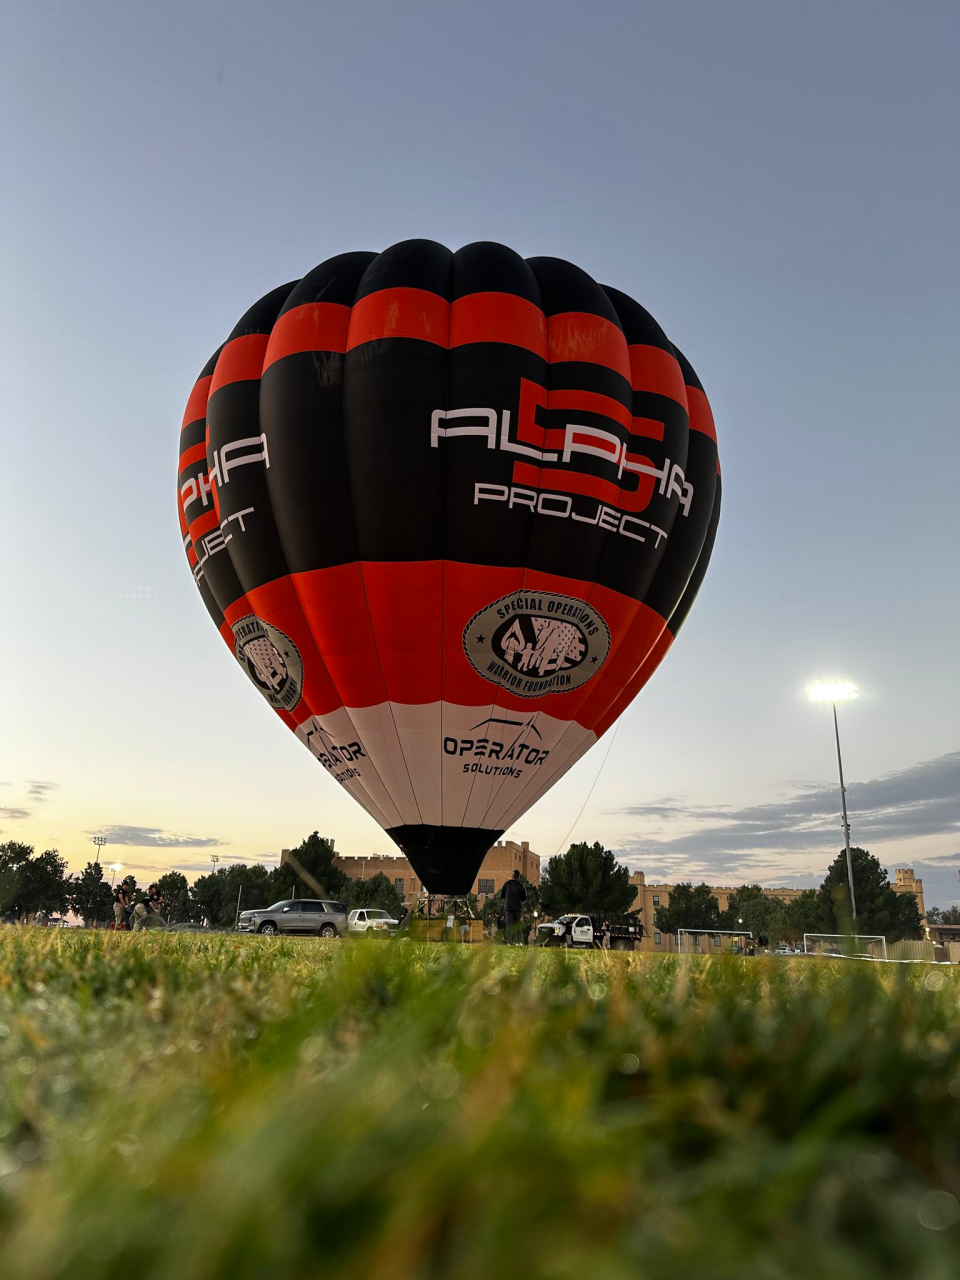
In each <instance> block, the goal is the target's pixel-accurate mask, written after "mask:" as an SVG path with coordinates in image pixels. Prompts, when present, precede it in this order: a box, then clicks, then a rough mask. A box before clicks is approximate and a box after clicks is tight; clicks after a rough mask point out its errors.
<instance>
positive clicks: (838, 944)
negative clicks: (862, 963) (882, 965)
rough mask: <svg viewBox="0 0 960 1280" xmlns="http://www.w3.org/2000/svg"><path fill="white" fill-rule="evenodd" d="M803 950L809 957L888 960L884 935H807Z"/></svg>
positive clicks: (805, 935) (804, 938) (804, 939)
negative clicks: (851, 957)
mask: <svg viewBox="0 0 960 1280" xmlns="http://www.w3.org/2000/svg"><path fill="white" fill-rule="evenodd" d="M803 950H804V952H805V953H806V954H807V955H808V956H853V957H854V958H859V959H861V960H862V959H867V960H886V958H887V940H886V938H885V937H884V936H883V934H882V933H805V934H804V935H803Z"/></svg>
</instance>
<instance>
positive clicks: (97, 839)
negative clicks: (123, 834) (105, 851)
mask: <svg viewBox="0 0 960 1280" xmlns="http://www.w3.org/2000/svg"><path fill="white" fill-rule="evenodd" d="M90 842H91V844H95V845H96V846H97V863H98V864H99V862H100V850H101V849H102V848H103V846H104V845H105V844H106V843H107V837H106V836H91V837H90Z"/></svg>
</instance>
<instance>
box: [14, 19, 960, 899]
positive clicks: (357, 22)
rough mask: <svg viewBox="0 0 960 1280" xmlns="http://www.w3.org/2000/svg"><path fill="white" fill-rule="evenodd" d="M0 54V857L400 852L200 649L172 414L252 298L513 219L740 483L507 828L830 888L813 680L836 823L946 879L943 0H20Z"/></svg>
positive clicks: (946, 51)
mask: <svg viewBox="0 0 960 1280" xmlns="http://www.w3.org/2000/svg"><path fill="white" fill-rule="evenodd" d="M4 44H5V48H6V52H5V66H4V74H3V85H4V87H3V91H2V92H3V114H4V119H5V121H6V128H5V135H6V137H5V144H4V153H5V154H4V174H5V178H6V186H7V199H6V201H5V202H4V211H3V215H2V217H3V229H4V233H5V235H4V242H5V245H6V255H5V268H6V270H5V277H6V279H5V288H4V297H3V300H2V306H3V380H2V394H3V405H2V412H3V424H4V426H3V431H4V445H5V449H4V456H5V462H6V464H7V465H6V466H5V467H4V474H3V476H2V477H0V486H2V488H0V512H2V515H0V520H2V522H3V530H2V535H3V536H2V548H0V555H2V575H3V576H2V580H3V583H4V597H3V598H4V603H5V605H6V612H7V617H6V619H5V625H4V627H3V628H2V633H3V634H2V639H0V645H2V646H3V647H4V655H3V661H2V663H0V717H2V735H0V780H2V781H3V782H4V783H5V785H4V786H2V787H0V839H9V838H21V839H29V840H31V841H33V842H35V843H36V844H38V845H39V846H41V847H47V846H50V845H57V846H59V847H60V849H61V850H62V852H64V854H65V855H66V856H68V858H69V859H70V861H71V863H72V865H75V866H79V865H81V864H82V862H83V861H85V859H86V857H87V855H88V853H89V850H90V846H89V843H88V841H89V834H90V833H91V832H93V831H96V830H98V829H100V828H104V829H109V831H110V832H111V833H112V835H113V837H114V842H115V848H114V854H113V856H116V857H118V858H119V859H120V860H122V861H123V862H124V863H126V864H129V865H131V866H133V865H142V866H144V867H147V866H151V867H152V866H163V867H170V866H178V867H180V868H182V869H187V870H191V869H195V868H197V867H199V866H201V865H205V863H206V859H207V857H208V850H209V849H210V848H216V849H218V850H219V851H220V852H221V853H222V854H223V856H224V857H242V858H247V859H252V858H254V857H259V856H264V855H268V854H271V853H274V852H275V851H276V850H278V849H279V848H280V847H281V846H283V845H287V844H291V843H296V842H297V841H298V840H299V839H300V838H301V837H302V836H303V835H304V834H305V833H306V832H307V831H309V830H312V829H314V828H316V827H318V828H319V829H320V830H321V831H322V832H325V833H329V834H330V835H333V836H335V837H336V839H337V844H338V846H339V847H341V848H343V849H345V850H347V851H350V852H357V853H369V852H372V851H386V849H387V847H388V844H389V842H388V841H387V840H386V839H385V837H383V836H382V834H381V833H380V832H379V829H378V828H377V827H376V826H375V825H374V824H373V823H372V822H371V821H370V820H369V819H367V818H366V817H365V816H364V815H363V814H362V813H360V811H359V810H357V809H356V808H355V806H354V805H353V802H352V801H351V800H350V798H349V797H348V796H346V795H345V794H342V793H340V792H339V790H338V789H336V788H335V786H334V785H333V784H332V783H330V782H328V780H327V779H326V778H325V777H324V776H322V775H321V771H320V770H319V769H318V768H317V767H316V765H315V763H314V762H313V761H312V760H311V759H310V758H309V757H308V755H307V753H306V752H304V751H303V749H302V747H300V745H299V744H298V743H297V742H296V741H295V740H294V739H293V737H292V736H291V735H289V734H288V732H287V731H286V730H285V729H284V728H283V726H282V725H281V724H280V723H279V722H278V721H276V720H275V719H274V718H273V716H272V714H271V713H270V712H269V710H268V709H267V708H265V707H264V705H263V704H262V702H261V701H260V699H258V698H257V697H256V696H255V694H254V692H253V691H252V690H251V689H250V688H249V686H248V684H247V683H246V682H245V680H244V678H243V676H242V675H241V673H240V672H239V671H237V670H236V669H235V667H234V666H233V664H231V663H230V661H229V657H228V655H227V654H226V653H225V652H224V651H223V646H222V644H221V642H220V641H219V640H218V639H217V637H216V635H215V634H214V633H213V630H212V628H211V626H210V624H209V621H208V619H207V617H206V615H205V613H204V611H203V609H202V607H201V605H200V603H199V600H198V599H197V598H196V593H195V591H194V588H193V585H192V583H191V581H190V579H189V575H188V573H187V571H186V568H185V564H184V562H183V557H182V553H181V550H180V544H179V535H178V529H177V521H176V512H175V507H174V482H175V476H174V472H175V465H176V448H177V432H178V427H179V423H180V417H181V414H182V410H183V405H184V403H185V400H186V397H187V394H188V393H189V390H190V387H191V386H192V384H193V381H194V378H195V377H196V374H197V373H198V371H199V369H200V367H201V366H202V365H203V364H204V362H205V361H206V359H207V357H208V356H209V354H210V353H211V351H212V350H213V349H214V348H215V347H216V346H217V345H218V344H219V343H220V341H222V339H223V338H224V337H225V336H226V334H227V333H228V332H229V330H230V328H231V327H232V325H233V323H234V322H235V320H236V319H237V318H238V317H239V316H240V314H241V313H242V312H243V311H244V310H245V309H246V307H247V306H248V305H249V304H250V303H251V302H252V301H253V300H255V299H256V298H257V297H259V296H260V295H261V294H262V293H264V292H266V291H267V290H268V289H269V288H271V287H272V286H274V285H276V284H278V283H281V282H282V281H285V280H289V279H292V278H296V277H298V276H300V275H302V274H303V273H305V272H306V271H307V270H309V269H310V268H311V267H312V266H313V265H315V264H316V263H317V262H319V261H322V260H323V259H324V258H326V257H329V256H331V255H332V254H334V253H338V252H342V251H345V250H349V249H380V248H384V247H386V246H387V245H389V244H391V243H393V242H395V241H397V240H400V239H404V238H406V237H409V236H426V237H431V238H434V239H437V240H440V241H442V242H444V243H446V244H448V245H450V246H451V247H458V246H459V245H462V244H466V243H468V242H470V241H471V240H475V239H498V240H502V241H504V242H505V243H507V244H510V245H511V246H513V247H514V248H516V249H518V250H519V251H520V252H522V253H525V254H555V255H558V256H562V257H567V258H570V259H571V260H573V261H575V262H577V263H578V264H579V265H580V266H582V267H584V268H585V269H586V270H588V271H589V272H590V273H591V274H593V275H594V276H595V277H596V278H597V279H600V280H602V281H603V282H605V283H609V284H613V285H615V286H617V287H618V288H621V289H623V290H624V291H626V292H627V293H630V294H632V295H633V296H634V297H636V298H638V300H640V301H641V302H643V303H644V305H646V306H647V307H648V308H649V309H650V310H651V311H652V312H653V313H654V315H655V316H656V317H657V318H658V320H660V322H661V323H662V325H663V326H664V328H665V329H666V330H667V332H668V333H669V334H670V335H671V337H673V338H674V340H675V341H676V342H677V343H678V344H679V345H680V346H681V347H682V348H683V349H684V350H685V352H686V353H687V354H688V355H689V356H690V358H691V360H692V361H693V363H694V365H695V366H696V368H697V371H698V373H699V374H700V376H701V378H702V380H703V382H704V385H705V386H706V388H707V391H708V393H709V395H710V397H711V401H712V403H713V407H714V412H715V415H716V418H717V423H718V432H719V438H720V448H721V458H722V461H723V470H724V484H725V490H724V497H725V503H724V515H723V519H722V522H721V526H720V533H719V537H718V542H717V550H716V553H715V556H714V560H713V564H712V565H711V569H710V572H709V574H708V577H707V581H706V585H705V587H704V589H703V591H702V593H701V597H700V599H699V601H698V602H697V605H696V607H695V609H694V611H693V614H692V615H691V618H690V620H689V622H688V624H687V626H686V628H685V630H684V632H683V634H682V636H681V637H680V639H679V641H678V643H677V645H676V647H675V650H674V652H673V653H671V655H670V656H669V657H668V659H667V662H666V663H665V664H664V666H663V667H662V668H661V670H660V672H659V673H658V674H657V676H656V678H655V679H654V680H653V681H652V682H651V684H650V686H649V687H648V688H647V690H645V691H644V692H643V693H642V694H641V697H640V698H639V699H638V701H637V702H636V703H635V704H634V706H633V707H632V708H631V709H630V711H629V712H628V713H627V715H626V716H625V717H624V719H623V721H622V723H621V725H620V728H619V731H618V734H617V738H616V741H615V742H614V743H613V746H612V748H611V749H610V753H609V756H608V758H607V763H606V765H605V767H604V768H603V770H602V773H601V774H600V776H599V779H598V781H597V782H596V785H595V787H594V788H593V790H592V791H591V787H592V786H593V783H594V779H595V778H596V777H597V770H598V767H599V764H600V760H601V759H602V758H603V753H604V752H605V751H606V744H601V745H600V746H599V747H598V748H596V749H595V751H594V752H593V753H591V754H590V755H588V756H587V758H586V759H585V760H584V761H582V762H581V763H580V764H579V765H578V766H577V767H576V769H575V770H574V771H573V772H572V773H571V774H570V775H569V777H568V779H567V781H566V782H565V783H564V784H563V786H562V788H560V789H559V791H560V794H553V795H551V796H548V797H547V798H546V799H545V800H544V801H542V802H541V803H540V804H539V805H538V806H537V807H536V808H535V809H534V810H532V811H531V812H530V813H529V814H528V815H527V816H526V817H525V818H524V819H523V821H522V823H521V824H520V825H519V826H518V828H517V830H516V831H515V832H514V833H512V834H514V835H516V836H517V837H518V838H524V839H528V840H530V842H531V844H532V846H533V847H534V848H536V849H537V850H538V851H540V852H541V853H542V854H550V853H553V852H555V850H556V849H557V848H558V847H559V846H560V845H561V844H562V843H563V842H564V840H565V839H566V837H567V833H568V831H569V829H570V828H571V825H573V828H574V829H573V836H579V837H588V838H591V839H592V838H599V839H603V840H605V841H606V842H608V843H609V844H611V845H612V846H613V847H615V848H617V849H619V850H620V851H621V852H622V853H623V855H624V856H628V857H629V858H630V860H631V862H633V863H634V864H635V865H638V866H643V867H644V868H645V869H646V870H647V871H648V872H649V873H650V875H651V877H659V876H663V877H666V876H667V875H669V876H670V877H671V878H673V879H676V878H678V877H679V876H681V875H685V874H693V875H697V876H699V875H700V874H707V873H708V872H709V876H710V877H713V878H714V879H716V880H722V881H723V882H724V883H730V882H736V881H738V880H739V879H741V878H754V877H758V878H760V879H762V880H765V881H767V882H770V883H784V882H798V883H800V882H806V881H804V880H803V877H814V878H819V875H820V874H822V869H823V866H824V865H825V863H826V861H827V860H828V859H829V858H830V857H831V856H832V853H833V851H835V850H836V848H837V847H838V845H839V839H840V833H839V823H838V820H837V819H836V815H835V814H833V815H831V814H830V812H829V801H828V799H827V798H826V797H828V796H829V792H830V789H831V788H832V786H833V777H834V767H835V762H834V758H833V755H832V750H833V746H832V740H831V726H830V724H829V712H828V711H827V712H826V713H825V711H824V708H822V707H820V708H817V707H814V706H810V705H808V704H807V703H806V702H805V700H804V697H803V689H804V685H805V684H806V682H807V681H808V680H809V679H811V678H815V677H817V676H822V675H833V674H839V675H842V676H846V677H849V678H851V679H854V680H856V681H857V682H858V683H859V684H860V686H861V688H862V690H863V696H862V697H861V699H860V700H859V701H858V702H857V703H855V704H852V705H851V706H849V707H846V708H844V713H843V715H842V724H841V728H842V733H843V744H844V755H845V764H846V767H847V772H848V775H849V780H850V782H851V821H852V824H853V832H854V838H855V839H857V838H858V830H860V829H861V828H862V830H863V843H868V836H869V839H870V840H871V841H872V844H871V846H870V847H872V848H873V851H874V852H876V853H877V854H878V855H879V856H881V858H882V859H883V860H884V861H885V862H886V863H887V864H888V865H890V866H893V865H894V864H895V863H900V864H903V863H910V864H912V865H915V866H916V867H917V873H918V875H919V874H921V866H922V867H923V871H922V874H923V875H924V878H925V881H926V882H927V884H928V886H934V885H935V886H936V890H935V892H934V893H933V894H932V896H931V893H930V889H929V888H928V892H927V897H928V900H930V901H940V902H946V901H949V900H951V898H954V899H955V898H957V897H960V881H958V879H957V874H956V872H957V866H958V864H960V854H958V850H960V829H958V821H960V818H958V813H957V809H956V789H955V788H954V789H953V791H952V792H951V789H950V788H951V783H950V781H949V779H950V777H951V776H954V777H955V774H954V775H951V773H950V769H951V767H952V765H951V761H950V760H949V759H946V758H947V757H949V756H950V754H951V753H954V752H956V751H957V749H958V747H960V741H958V729H957V726H958V723H960V714H958V713H960V680H958V665H957V662H956V657H955V652H954V650H955V647H956V638H957V635H958V633H960V625H958V624H960V606H958V592H957V589H956V587H957V581H956V579H957V574H956V568H955V557H956V547H957V545H958V541H960V539H958V534H960V528H958V516H957V509H958V504H957V501H956V492H957V482H958V478H960V459H958V447H957V438H958V432H957V408H956V406H957V381H958V377H957V361H956V358H955V355H956V349H957V338H958V322H957V307H956V298H957V293H958V290H957V286H958V255H957V247H956V235H955V229H956V225H957V218H958V204H960V201H958V199H957V196H958V185H960V184H958V168H957V164H956V161H955V158H954V157H955V151H956V146H955V143H956V119H957V108H958V105H960V103H958V101H957V98H958V94H957V89H956V76H955V64H956V56H957V46H958V39H957V27H956V20H955V14H954V13H953V12H952V6H950V5H948V4H946V3H943V4H941V3H938V2H937V0H927V2H925V3H923V4H921V5H915V6H905V5H903V4H899V3H898V4H887V3H883V2H882V0H879V2H872V3H866V2H863V3H861V2H860V0H841V2H840V3H830V4H824V3H808V4H805V5H802V6H800V5H791V6H786V5H770V4H766V3H749V4H748V3H740V2H738V0H733V2H731V3H727V4H724V5H717V4H711V3H703V4H699V3H679V4H676V5H670V6H664V5H648V4H644V3H633V4H627V3H623V4H620V3H603V2H602V0H600V2H598V3H595V4H593V5H591V6H583V5H575V4H567V3H554V4H547V3H544V4H538V5H533V4H529V5H523V4H520V5H518V4H516V3H512V4H507V3H500V2H499V0H493V2H488V3H484V4H458V3H452V2H451V0H447V3H442V4H441V3H402V4H400V3H362V2H361V3H353V4H351V5H349V6H347V5H318V4H310V5H307V4H289V3H278V4H275V5H273V6H270V7H264V6H260V5H252V4H249V3H246V2H245V0H240V3H236V4H232V5H226V4H203V3H200V4H189V5H187V4H181V3H176V2H174V3H168V4H166V5H164V6H159V7H153V8H150V7H147V6H139V5H129V4H121V3H98V2H97V0H90V2H89V3H86V4H84V5H82V6H78V5H72V4H66V3H63V4H57V3H50V2H49V0H40V2H39V3H32V4H29V5H27V4H23V3H19V4H14V5H12V6H11V7H10V8H9V9H8V14H7V19H6V31H5V41H4ZM904 779H906V780H907V782H906V784H905V783H904ZM885 780H886V781H885ZM854 784H856V785H857V786H861V787H863V788H866V790H865V791H864V793H863V801H862V803H863V806H864V807H863V808H862V809H861V811H860V812H859V813H858V810H857V804H856V801H855V794H856V790H855V786H854ZM931 790H932V791H939V792H943V793H944V794H941V795H939V796H936V797H931V796H930V795H929V793H930V791H931ZM811 793H815V794H822V796H823V797H824V799H823V805H825V806H826V808H823V805H822V806H821V812H820V817H819V818H816V819H813V818H811V815H810V813H809V812H807V811H804V813H802V814H800V813H798V808H797V805H798V798H799V797H804V796H808V795H810V794H811ZM918 794H922V795H923V796H924V797H926V798H925V799H923V800H916V799H915V797H916V796H917V795H918ZM588 795H589V800H587V804H586V807H585V809H584V812H583V815H582V817H581V818H580V819H579V821H577V822H575V821H574V820H575V819H576V817H577V813H578V811H579V810H580V808H581V806H582V805H583V803H584V800H586V799H587V797H588ZM758 806H761V807H762V806H768V807H767V808H765V809H764V810H763V814H762V817H760V818H758V816H757V814H756V813H755V812H754V810H755V809H756V808H757V807H758ZM870 806H873V807H872V808H871V807H870ZM800 808H801V809H802V805H801V806H800ZM655 810H660V811H662V812H655ZM666 810H669V813H667V812H665V811H666ZM718 813H728V814H735V815H740V816H739V817H736V818H734V819H733V820H732V825H731V822H728V821H722V820H720V819H719V818H716V817H710V816H708V815H710V814H718ZM744 814H747V816H746V817H744V816H743V815H744ZM751 814H753V816H752V817H751V816H750V815H751ZM876 814H880V815H893V819H894V820H892V821H886V819H884V821H882V822H881V821H879V820H877V821H874V818H873V817H871V816H870V815H876ZM744 822H745V823H746V824H747V826H746V827H744V826H743V823H744ZM811 822H812V823H813V835H812V836H810V838H809V839H808V838H807V836H804V837H803V839H798V837H797V834H796V833H797V829H800V830H803V831H806V832H807V833H808V835H810V824H811ZM751 823H752V824H753V825H752V826H751V825H750V824H751ZM798 823H799V828H798ZM858 823H859V824H860V825H859V827H858ZM758 824H759V826H758ZM758 830H760V831H761V834H762V837H763V839H765V840H766V841H767V844H766V845H760V846H758V845H757V843H756V837H757V833H758ZM748 837H749V838H748ZM122 839H127V840H133V841H137V840H139V841H141V843H139V844H138V843H127V844H121V843H120V841H121V840H122ZM211 842H212V843H211ZM665 845H668V846H669V848H665V847H664V846H665Z"/></svg>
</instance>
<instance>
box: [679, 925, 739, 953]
mask: <svg viewBox="0 0 960 1280" xmlns="http://www.w3.org/2000/svg"><path fill="white" fill-rule="evenodd" d="M752 940H753V934H752V933H750V932H749V931H748V930H746V929H678V930H677V950H678V951H679V952H681V953H684V954H686V955H698V956H708V955H710V956H716V955H721V954H722V953H733V954H734V955H740V953H741V952H743V951H745V950H746V948H747V943H748V941H752Z"/></svg>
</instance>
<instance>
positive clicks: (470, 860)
mask: <svg viewBox="0 0 960 1280" xmlns="http://www.w3.org/2000/svg"><path fill="white" fill-rule="evenodd" d="M387 835H388V836H390V838H391V840H393V841H394V842H395V843H396V844H397V845H399V846H400V848H401V850H402V851H403V853H404V854H405V856H406V858H407V861H408V862H409V863H410V865H411V867H412V868H413V870H414V873H415V874H416V876H417V878H418V879H419V880H420V883H421V884H422V885H423V888H424V889H425V890H426V892H427V893H437V894H441V893H442V894H444V895H447V896H465V895H466V894H468V893H470V892H471V890H472V889H473V882H474V880H476V878H477V872H478V871H479V870H480V867H481V865H482V863H483V860H484V858H485V857H486V855H487V853H488V852H489V850H490V848H491V847H492V846H493V845H494V844H496V842H497V841H498V840H499V839H500V837H501V836H502V835H503V831H502V830H500V831H497V830H489V829H483V828H480V827H431V826H426V825H424V826H412V825H410V826H403V827H392V828H391V829H390V830H389V831H388V832H387Z"/></svg>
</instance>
